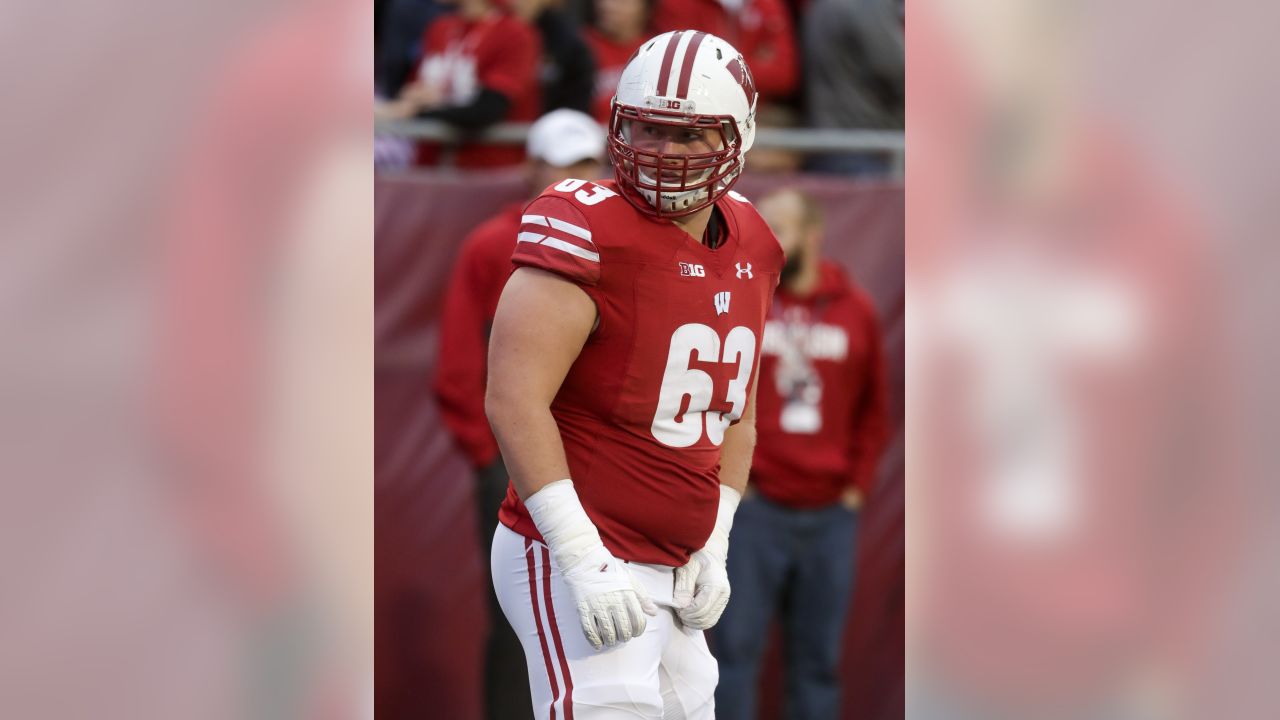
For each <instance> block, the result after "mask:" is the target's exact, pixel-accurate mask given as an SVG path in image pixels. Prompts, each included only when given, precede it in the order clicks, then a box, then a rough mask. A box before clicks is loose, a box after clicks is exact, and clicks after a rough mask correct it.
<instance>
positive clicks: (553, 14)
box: [508, 0, 596, 113]
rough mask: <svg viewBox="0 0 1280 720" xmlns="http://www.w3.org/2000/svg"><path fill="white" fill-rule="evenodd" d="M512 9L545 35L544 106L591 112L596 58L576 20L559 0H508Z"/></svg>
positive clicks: (542, 81)
mask: <svg viewBox="0 0 1280 720" xmlns="http://www.w3.org/2000/svg"><path fill="white" fill-rule="evenodd" d="M508 2H509V4H510V6H511V10H512V12H514V13H515V14H516V15H517V16H519V17H520V18H521V19H522V20H524V21H525V22H527V23H529V24H530V25H531V26H533V27H534V28H535V29H537V31H538V33H539V35H541V37H542V65H541V66H540V67H539V69H538V74H539V81H540V82H541V83H542V110H543V112H550V111H551V110H558V109H560V108H569V109H570V110H577V111H579V112H584V113H585V112H587V111H588V110H589V109H590V106H591V93H592V90H593V89H594V87H595V70H596V64H595V60H594V59H593V58H592V56H591V48H589V47H587V41H586V40H585V39H584V38H583V33H582V28H581V27H579V25H578V23H577V21H576V20H574V19H573V17H572V16H570V15H569V14H568V13H566V12H565V11H564V10H563V9H562V8H560V7H559V6H558V3H557V0H508Z"/></svg>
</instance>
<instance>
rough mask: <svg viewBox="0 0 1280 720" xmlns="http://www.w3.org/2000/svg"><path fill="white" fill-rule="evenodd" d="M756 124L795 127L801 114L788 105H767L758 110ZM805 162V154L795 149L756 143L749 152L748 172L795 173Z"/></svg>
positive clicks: (767, 126) (759, 125)
mask: <svg viewBox="0 0 1280 720" xmlns="http://www.w3.org/2000/svg"><path fill="white" fill-rule="evenodd" d="M756 125H757V127H759V128H761V129H764V128H769V129H779V130H781V129H793V128H797V127H799V126H800V115H799V113H797V112H796V111H795V110H792V109H791V108H789V107H787V106H786V105H766V106H764V107H762V108H760V110H759V111H758V112H756ZM803 164H804V156H803V155H801V154H800V153H798V152H796V151H794V150H784V149H782V148H770V147H761V146H760V145H755V146H753V147H752V148H751V150H750V151H748V152H747V169H746V172H749V173H751V174H752V175H764V174H778V173H793V172H796V171H797V170H799V169H800V166H801V165H803Z"/></svg>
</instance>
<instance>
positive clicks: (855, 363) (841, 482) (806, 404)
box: [751, 260, 889, 508]
mask: <svg viewBox="0 0 1280 720" xmlns="http://www.w3.org/2000/svg"><path fill="white" fill-rule="evenodd" d="M819 267H820V273H821V274H820V275H819V281H818V287H817V288H816V289H815V291H814V292H813V293H812V294H810V295H809V296H807V297H798V296H795V295H792V294H790V293H788V292H787V291H786V289H785V288H783V289H780V290H779V291H778V294H777V296H775V297H774V299H773V306H772V308H771V309H770V311H769V316H768V323H767V325H766V326H765V336H764V342H763V343H762V356H761V358H760V392H759V395H758V397H757V405H756V430H757V433H758V435H757V440H756V452H755V457H754V458H753V460H752V463H751V484H752V486H753V487H754V488H755V489H756V490H758V491H759V492H760V494H761V495H764V496H765V497H768V498H769V499H770V500H773V501H775V502H778V503H781V504H783V505H788V506H791V507H802V508H810V507H820V506H822V505H830V504H832V503H835V502H837V501H838V500H839V499H840V494H841V492H843V491H844V489H845V488H847V487H849V486H850V485H856V486H857V487H858V488H859V489H860V490H862V493H863V495H864V496H865V495H869V494H870V492H871V489H872V482H873V481H874V480H875V471H876V465H877V462H878V461H879V459H880V455H881V454H882V453H883V451H884V446H885V442H886V441H887V440H888V435H889V427H888V422H887V419H886V407H885V405H886V399H887V389H886V387H885V369H884V357H883V351H882V350H881V343H880V324H879V322H877V320H876V310H875V306H874V305H873V304H872V302H871V299H870V298H868V297H867V296H866V295H865V294H864V293H863V292H861V291H860V290H858V289H857V288H856V287H854V286H853V285H852V283H850V282H849V279H848V277H847V276H846V275H845V273H844V271H843V270H841V269H840V267H839V266H838V265H836V264H835V263H832V262H830V261H828V260H823V261H822V263H821V265H820V266H819Z"/></svg>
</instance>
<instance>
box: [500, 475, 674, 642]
mask: <svg viewBox="0 0 1280 720" xmlns="http://www.w3.org/2000/svg"><path fill="white" fill-rule="evenodd" d="M524 506H525V507H526V508H528V510H529V515H530V517H532V518H533V524H534V525H536V526H537V527H538V532H540V533H542V538H543V540H545V541H546V544H547V548H548V549H549V550H550V551H551V555H552V557H553V558H555V561H556V565H558V566H559V568H560V574H561V576H562V577H564V580H565V583H566V584H567V585H568V586H569V589H570V591H572V593H573V597H574V600H575V601H576V603H577V605H578V618H579V620H581V622H582V632H583V633H584V634H585V635H586V636H587V641H588V642H590V643H591V646H592V647H594V648H595V649H597V650H599V649H600V648H601V647H604V646H606V645H616V644H618V643H620V642H626V641H628V640H630V639H631V638H633V637H639V635H640V634H641V633H643V632H644V629H645V625H646V621H645V615H646V614H647V615H657V614H658V606H657V605H654V604H653V601H652V600H650V599H649V597H648V596H647V595H645V593H644V591H643V590H641V589H640V586H639V584H637V583H636V582H635V580H634V579H633V578H632V577H631V572H630V571H629V570H628V569H627V566H626V565H625V564H624V563H623V562H622V561H621V560H619V559H618V558H616V557H614V556H613V554H612V553H610V552H609V550H608V549H607V548H605V546H604V543H603V542H602V541H601V540H600V532H599V531H598V530H597V529H596V526H595V524H593V523H592V522H591V518H590V517H588V516H587V512H586V511H585V510H583V509H582V502H581V501H580V500H578V493H577V491H575V490H574V489H573V481H572V480H567V479H566V480H557V481H556V482H553V483H548V484H546V485H544V486H543V487H542V488H541V489H539V490H538V491H537V492H535V493H534V494H532V495H530V496H529V497H528V498H526V499H525V501H524Z"/></svg>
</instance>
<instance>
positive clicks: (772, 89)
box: [653, 0, 901, 104]
mask: <svg viewBox="0 0 1280 720" xmlns="http://www.w3.org/2000/svg"><path fill="white" fill-rule="evenodd" d="M686 29H693V30H702V31H703V32H709V33H711V34H712V35H716V36H718V37H722V38H724V39H725V40H726V41H728V42H729V44H731V45H733V46H734V47H736V48H738V51H739V52H741V53H742V55H743V57H744V58H746V61H747V67H748V68H750V70H751V75H752V76H753V77H754V79H755V83H756V90H757V91H758V92H759V93H760V103H761V104H764V103H771V102H787V101H788V100H790V99H791V98H792V96H793V95H794V94H795V92H796V89H797V85H798V83H799V75H800V72H799V71H800V68H799V58H798V57H797V53H796V39H795V35H794V33H793V30H792V25H791V13H790V11H789V10H788V9H787V7H786V6H785V5H784V4H783V3H782V0H658V7H657V10H656V11H655V13H654V16H653V31H654V33H655V34H657V33H664V32H667V31H669V30H686ZM899 52H901V50H899Z"/></svg>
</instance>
